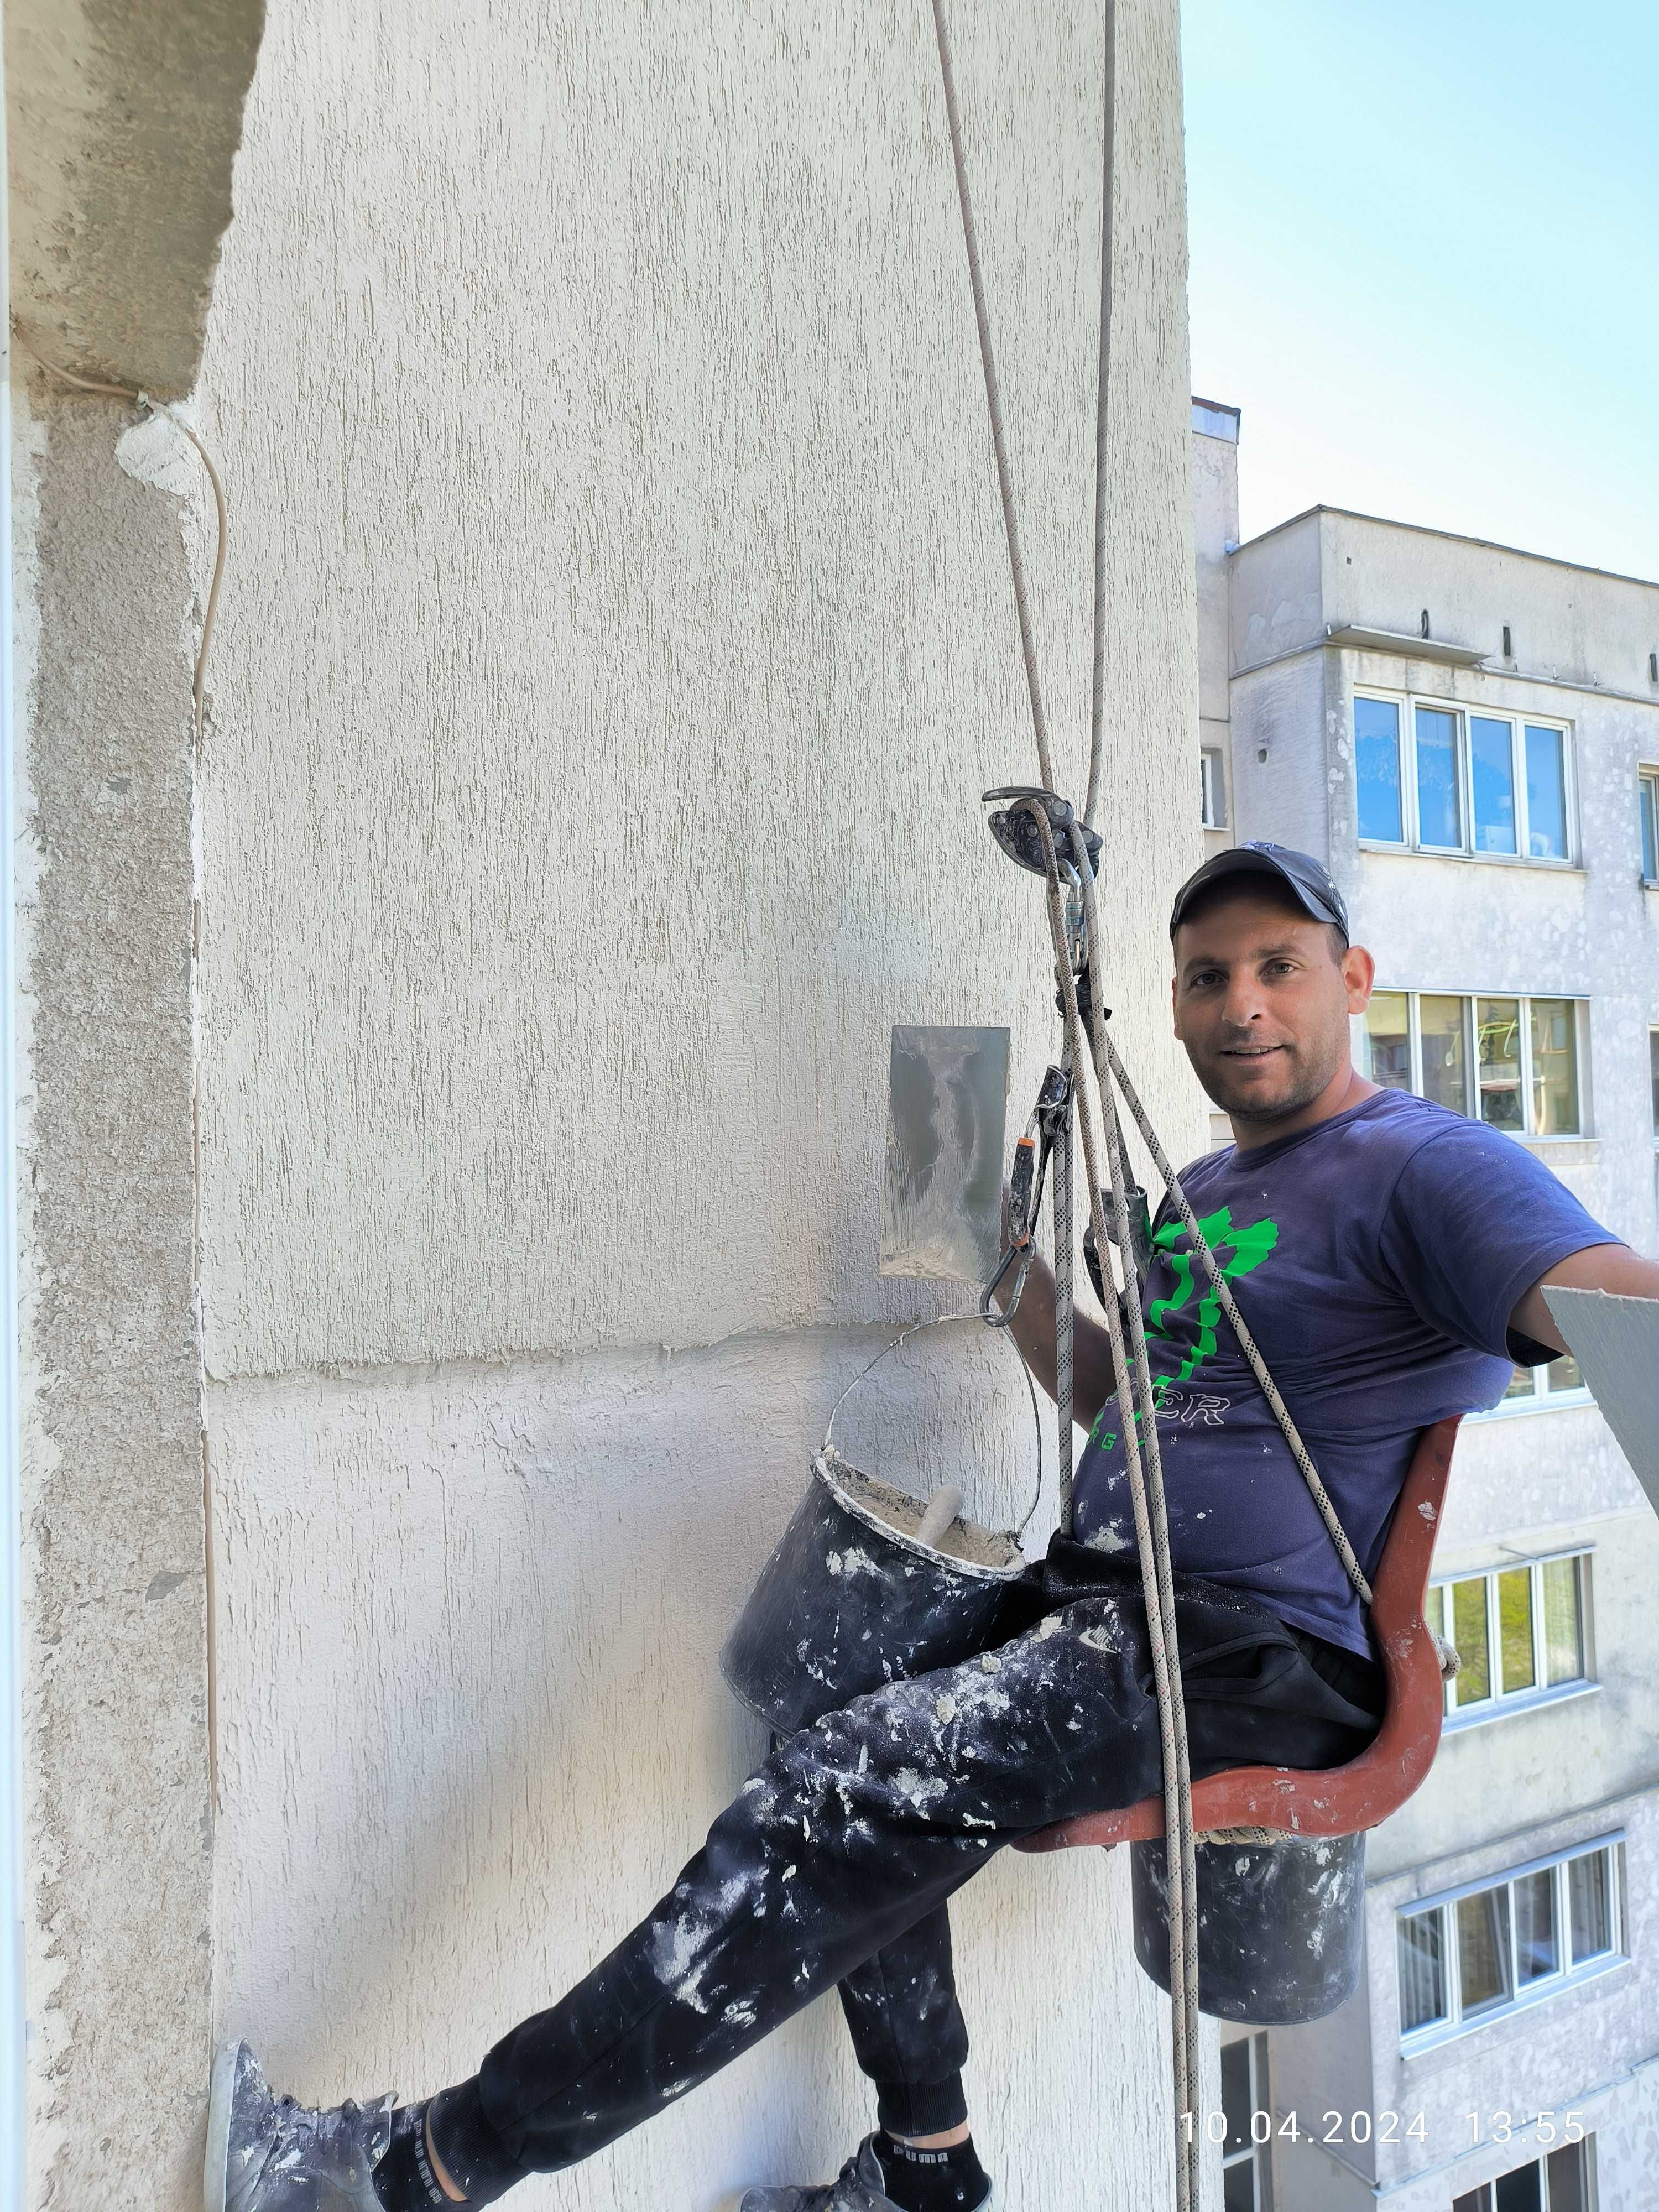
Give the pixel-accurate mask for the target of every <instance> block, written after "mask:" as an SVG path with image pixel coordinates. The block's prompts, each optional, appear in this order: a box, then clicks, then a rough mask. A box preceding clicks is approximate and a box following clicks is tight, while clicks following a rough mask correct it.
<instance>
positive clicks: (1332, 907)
mask: <svg viewBox="0 0 1659 2212" xmlns="http://www.w3.org/2000/svg"><path fill="white" fill-rule="evenodd" d="M1229 876H1272V877H1273V878H1275V879H1276V880H1277V881H1278V882H1279V883H1281V884H1287V885H1288V886H1289V888H1290V890H1291V894H1292V896H1294V897H1295V899H1296V902H1297V905H1298V906H1300V907H1301V908H1302V909H1303V911H1304V913H1306V914H1310V915H1312V916H1313V918H1314V920H1315V921H1334V923H1335V924H1336V926H1337V927H1338V928H1339V929H1340V931H1341V932H1342V934H1343V935H1344V937H1346V936H1347V935H1348V934H1349V931H1348V909H1347V908H1346V906H1344V905H1343V903H1342V894H1341V892H1340V890H1338V889H1337V888H1336V885H1335V884H1334V883H1333V882H1332V881H1331V879H1330V877H1329V876H1328V874H1327V872H1326V871H1325V870H1324V869H1323V868H1322V866H1320V864H1319V862H1318V861H1317V860H1315V859H1314V857H1313V855H1312V854H1311V853H1298V852H1296V851H1295V850H1294V849H1293V848H1291V846H1289V845H1268V844H1261V843H1254V842H1253V843H1250V844H1248V845H1234V846H1232V847H1231V848H1230V849H1229V850H1228V851H1227V852H1225V853H1218V854H1215V856H1214V858H1213V859H1212V860H1206V862H1205V863H1204V865H1203V866H1202V867H1201V868H1196V869H1194V872H1193V873H1192V874H1191V875H1190V876H1188V878H1187V880H1186V882H1185V883H1184V884H1182V886H1181V889H1180V890H1178V891H1177V892H1176V896H1175V904H1174V906H1173V907H1171V908H1170V936H1171V937H1173V936H1174V935H1175V933H1176V930H1177V929H1179V928H1180V927H1181V925H1182V921H1183V920H1184V919H1185V917H1186V914H1187V909H1188V907H1190V906H1191V905H1192V903H1193V901H1194V899H1195V898H1196V897H1197V896H1198V895H1199V893H1200V891H1206V890H1208V889H1209V887H1210V885H1211V884H1218V883H1221V882H1223V881H1225V878H1227V877H1229Z"/></svg>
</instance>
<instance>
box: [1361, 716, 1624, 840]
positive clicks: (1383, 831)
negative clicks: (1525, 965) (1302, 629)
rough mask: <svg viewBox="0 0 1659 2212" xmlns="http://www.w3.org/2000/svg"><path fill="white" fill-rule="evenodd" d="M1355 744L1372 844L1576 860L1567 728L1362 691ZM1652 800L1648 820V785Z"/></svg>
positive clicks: (1365, 834)
mask: <svg viewBox="0 0 1659 2212" xmlns="http://www.w3.org/2000/svg"><path fill="white" fill-rule="evenodd" d="M1407 731H1409V735H1410V743H1409V744H1407V743H1405V742H1403V740H1404V738H1405V737H1406V735H1407ZM1353 739H1354V784H1355V790H1356V794H1357V812H1358V828H1359V836H1360V838H1361V841H1362V842H1364V843H1366V844H1372V845H1402V846H1411V847H1414V848H1416V849H1417V850H1418V851H1419V852H1425V853H1466V854H1474V855H1475V856H1477V857H1482V856H1498V857H1502V858H1504V859H1508V860H1571V859H1572V857H1573V854H1572V838H1571V804H1570V793H1569V790H1568V781H1569V775H1570V769H1571V762H1570V751H1571V748H1570V747H1569V745H1568V743H1567V731H1566V729H1565V726H1563V725H1561V724H1559V723H1555V722H1528V721H1526V720H1522V719H1521V718H1520V717H1518V716H1516V715H1510V714H1471V713H1470V712H1469V711H1468V709H1467V708H1462V707H1452V706H1441V705H1438V704H1435V703H1431V702H1429V701H1427V700H1418V699H1407V700H1403V701H1402V700H1400V699H1397V698H1383V697H1380V696H1375V695H1373V694H1370V693H1365V692H1356V693H1355V695H1354V702H1353ZM1654 781H1655V782H1656V784H1659V777H1656V778H1655V779H1654ZM1643 805H1644V808H1646V810H1647V812H1646V813H1645V814H1644V821H1645V820H1648V819H1650V818H1651V817H1652V814H1653V811H1654V808H1655V806H1656V805H1659V798H1656V797H1655V795H1654V794H1653V793H1649V792H1648V791H1647V787H1646V784H1645V783H1644V799H1643Z"/></svg>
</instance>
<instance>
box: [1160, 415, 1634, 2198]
mask: <svg viewBox="0 0 1659 2212" xmlns="http://www.w3.org/2000/svg"><path fill="white" fill-rule="evenodd" d="M1237 440H1238V415H1237V410H1234V409H1231V408H1228V407H1224V406H1218V405H1216V404H1212V403H1208V402H1204V401H1200V400H1194V403H1193V411H1192V441H1191V451H1192V470H1193V489H1194V522H1195V533H1196V550H1197V567H1198V605H1199V622H1200V726H1201V732H1202V736H1201V743H1202V756H1203V763H1202V786H1201V799H1202V806H1203V820H1204V827H1205V832H1206V843H1207V844H1208V845H1209V847H1210V848H1212V849H1218V848H1220V847H1221V846H1223V845H1225V844H1227V843H1231V842H1233V841H1234V840H1236V839H1243V838H1253V837H1268V838H1273V839H1276V840H1278V841H1279V842H1283V843H1285V844H1290V845H1295V846H1299V847H1301V848H1304V850H1307V851H1309V852H1311V853H1315V854H1317V855H1318V856H1319V857H1320V858H1321V859H1322V860H1323V861H1325V863H1326V864H1327V865H1328V867H1329V868H1330V870H1331V872H1332V874H1333V875H1334V878H1335V879H1336V881H1337V883H1338V884H1340V886H1341V889H1342V891H1343V894H1344V896H1345V897H1346V900H1347V902H1348V905H1349V908H1350V911H1351V913H1352V917H1353V922H1354V931H1355V935H1356V938H1357V939H1358V941H1360V942H1363V943H1364V944H1365V945H1368V946H1370V949H1371V951H1373V953H1374V954H1375V956H1376V963H1377V987H1376V994H1375V996H1374V997H1373V999H1372V1001H1371V1006H1370V1012H1369V1013H1368V1014H1367V1016H1366V1017H1365V1018H1364V1020H1363V1022H1361V1023H1358V1024H1356V1029H1357V1031H1358V1034H1357V1036H1356V1046H1357V1049H1358V1055H1359V1057H1360V1059H1361V1062H1362V1064H1363V1065H1364V1066H1365V1068H1366V1069H1367V1071H1368V1073H1370V1076H1371V1078H1372V1079H1373V1080H1374V1081H1376V1082H1378V1083H1381V1084H1385V1085H1392V1086H1395V1087H1398V1088H1401V1089H1406V1090H1411V1091H1417V1092H1419V1093H1420V1094H1421V1095H1423V1096H1425V1097H1431V1098H1435V1099H1437V1100H1439V1101H1441V1102H1442V1103H1443V1104H1446V1105H1448V1106H1450V1107H1452V1108H1454V1109H1455V1110H1456V1111H1458V1112H1460V1113H1465V1114H1469V1115H1479V1116H1480V1118H1481V1119H1483V1120H1484V1121H1487V1122H1488V1123H1490V1124H1491V1125H1492V1126H1493V1127H1497V1128H1500V1129H1504V1130H1505V1131H1507V1132H1508V1133H1509V1134H1510V1136H1511V1137H1512V1138H1513V1139H1514V1141H1515V1142H1516V1144H1519V1145H1524V1146H1527V1147H1528V1150H1530V1151H1531V1152H1534V1153H1535V1154H1536V1155H1537V1156H1538V1157H1539V1158H1541V1159H1543V1160H1545V1161H1547V1163H1548V1164H1549V1165H1550V1167H1551V1168H1552V1169H1553V1171H1554V1172H1555V1173H1556V1174H1557V1175H1559V1176H1560V1177H1561V1179H1562V1181H1563V1182H1565V1183H1566V1184H1567V1185H1568V1186H1569V1187H1570V1188H1571V1189H1572V1190H1574V1191H1575V1192H1577V1194H1578V1195H1579V1196H1580V1197H1581V1198H1582V1199H1583V1201H1584V1203H1585V1204H1586V1205H1587V1206H1589V1208H1590V1210H1591V1211H1592V1212H1594V1213H1595V1215H1596V1216H1597V1217H1598V1218H1600V1219H1601V1220H1602V1221H1605V1222H1606V1223H1607V1225H1609V1226H1610V1227H1611V1228H1613V1230H1615V1231H1617V1232H1618V1233H1619V1234H1620V1236H1622V1237H1626V1238H1627V1239H1628V1240H1629V1241H1630V1242H1631V1243H1632V1244H1633V1245H1635V1246H1637V1247H1638V1249H1643V1250H1644V1251H1647V1252H1650V1253H1651V1252H1654V1251H1656V1250H1659V1218H1656V1158H1659V1153H1656V1147H1659V585H1655V584H1652V583H1646V582H1643V581H1640V580H1636V579H1632V578H1629V577H1624V576H1615V575H1610V574H1603V573H1602V572H1601V571H1599V570H1595V569H1588V568H1577V567H1574V566H1573V565H1571V563H1568V562H1560V561H1553V560H1549V559H1547V558H1543V557H1541V556H1537V555H1534V554H1530V553H1524V552H1519V551H1516V550H1513V549H1511V548H1508V547H1504V546H1498V545H1489V544H1483V543H1480V542H1479V541H1476V540H1473V539H1469V538H1455V537H1452V536H1450V535H1449V534H1447V533H1446V532H1441V531H1434V530H1425V529H1419V528H1417V527H1414V526H1412V525H1409V524H1405V523H1396V522H1385V521H1381V520H1376V518H1374V517H1371V516H1368V515H1359V514H1351V513H1345V512H1342V511H1341V510H1339V509H1335V508H1328V507H1317V508H1315V509H1313V510H1312V511H1311V512H1310V513H1306V514H1302V515H1298V516H1296V517H1295V518H1294V519H1292V520H1290V521H1288V522H1285V523H1284V524H1282V525H1280V526H1279V527H1278V528H1277V529H1274V530H1272V531H1269V532H1265V533H1264V534H1263V535H1262V536H1261V537H1260V538H1255V539H1253V540H1252V541H1251V542H1250V543H1249V544H1239V543H1238V542H1237V539H1238V499H1237ZM1217 1134H1218V1137H1220V1136H1225V1124H1223V1125H1222V1127H1221V1129H1220V1130H1219V1131H1218V1132H1217ZM1656 1585H1659V1526H1656V1524H1655V1521H1654V1516H1653V1515H1652V1513H1651V1511H1650V1509H1649V1508H1648V1506H1647V1504H1646V1503H1645V1501H1644V1498H1643V1496H1642V1493H1641V1492H1640V1491H1639V1489H1638V1486H1637V1484H1636V1482H1635V1480H1634V1478H1633V1477H1632V1474H1631V1473H1630V1471H1629V1469H1628V1468H1627V1467H1626V1464H1625V1462H1624V1460H1623V1458H1622V1457H1621V1455H1620V1452H1619V1450H1618V1448H1617V1446H1616V1445H1615V1444H1614V1443H1613V1439H1612V1437H1611V1435H1610V1434H1609V1432H1608V1431H1607V1427H1606V1425H1605V1424H1604V1423H1603V1421H1602V1419H1601V1415H1600V1414H1599V1413H1598V1412H1597V1411H1596V1408H1595V1405H1594V1403H1593V1402H1592V1401H1591V1400H1590V1398H1589V1393H1588V1392H1587V1390H1586V1389H1584V1387H1583V1381H1582V1378H1581V1377H1580V1376H1579V1373H1578V1370H1577V1367H1576V1365H1575V1364H1574V1363H1573V1361H1572V1360H1571V1359H1570V1358H1569V1359H1560V1360H1557V1361H1556V1362H1555V1363H1554V1364H1553V1365H1551V1366H1550V1367H1547V1368H1546V1369H1544V1370H1541V1372H1537V1373H1534V1372H1532V1371H1529V1370H1517V1371H1516V1376H1515V1379H1514V1381H1513V1383H1512V1384H1511V1385H1510V1390H1509V1392H1508V1394H1507V1395H1506V1396H1505V1398H1504V1401H1503V1403H1502V1404H1501V1405H1499V1406H1498V1407H1494V1408H1493V1409H1492V1411H1490V1412H1489V1413H1483V1414H1480V1415H1477V1416H1474V1417H1473V1418H1471V1419H1468V1420H1467V1421H1466V1422H1465V1424H1464V1427H1463V1432H1462V1439H1461V1441H1460V1443H1459V1446H1458V1451H1457V1457H1456V1461H1455V1467H1454V1469H1453V1475H1452V1483H1451V1490H1450V1494H1449V1499H1448V1510H1447V1515H1446V1520H1445V1524H1444V1526H1443V1530H1442V1533H1441V1537H1440V1541H1439V1544H1438V1547H1437V1553H1436V1559H1435V1574H1434V1587H1433V1590H1432V1593H1431V1608H1432V1610H1433V1613H1434V1614H1435V1615H1436V1617H1437V1620H1438V1622H1439V1624H1440V1626H1442V1627H1443V1632H1445V1634H1447V1635H1448V1636H1449V1637H1450V1638H1453V1640H1454V1641H1455V1643H1456V1644H1457V1647H1458V1650H1459V1652H1460V1654H1461V1656H1462V1672H1461V1674H1459V1675H1458V1677H1457V1679H1456V1680H1455V1682H1454V1683H1453V1684H1451V1685H1449V1686H1448V1689H1447V1692H1446V1701H1447V1711H1446V1717H1445V1733H1444V1736H1443V1742H1442V1746H1441V1749H1440V1753H1439V1756H1438V1759H1437V1762H1436V1765H1435V1767H1434V1770H1433V1771H1432V1773H1431V1776H1430V1778H1429V1779H1428V1781H1427V1782H1426V1783H1425V1785H1424V1787H1423V1788H1422V1789H1421V1790H1419V1793H1418V1795H1417V1796H1416V1797H1414V1798H1413V1800H1412V1801H1411V1802H1410V1803H1409V1804H1408V1805H1407V1806H1406V1807H1405V1808H1403V1809H1402V1810H1401V1812H1400V1813H1399V1814H1396V1815H1395V1818H1394V1819H1392V1820H1389V1821H1388V1822H1387V1823H1385V1824H1384V1826H1382V1827H1381V1828H1379V1829H1377V1830H1376V1831H1375V1832H1373V1833H1372V1835H1371V1837H1370V1846H1369V1858H1368V1877H1367V1879H1368V1888H1367V1912H1366V1966H1365V1972H1364V1979H1363V1982H1362V1985H1361V1987H1360V1990H1359V1991H1358V1994H1357V1995H1356V1996H1355V1997H1354V1998H1353V1999H1352V2002H1350V2003H1349V2004H1348V2005H1346V2007H1344V2008H1343V2009H1342V2010H1341V2011H1340V2013H1338V2014H1337V2015H1334V2017H1332V2018H1331V2019H1328V2020H1326V2021H1321V2022H1319V2023H1318V2024H1317V2025H1316V2026H1315V2027H1307V2028H1302V2029H1277V2028H1275V2029H1273V2030H1271V2031H1268V2032H1255V2033H1251V2032H1249V2031H1230V2032H1228V2033H1227V2035H1226V2037H1225V2050H1224V2067H1223V2080H1224V2087H1225V2091H1226V2096H1227V2103H1228V2107H1229V2122H1230V2134H1229V2139H1228V2143H1227V2146H1226V2159H1227V2177H1228V2179H1227V2188H1228V2194H1227V2197H1226V2203H1227V2206H1228V2208H1229V2212H1258V2208H1265V2207H1267V2206H1269V2205H1272V2206H1273V2207H1276V2208H1277V2212H1350V2208H1356V2207H1358V2206H1361V2205H1369V2204H1373V2203H1376V2204H1384V2205H1387V2206H1388V2207H1389V2208H1390V2212H1590V2208H1598V2212H1638V2207H1643V2208H1645V2207H1650V2206H1652V2205H1653V2204H1654V2203H1656V2202H1659V2181H1656V2178H1655V2176H1656V2166H1659V2158H1656V2152H1655V2143H1656V2140H1659V2133H1656V2131H1659V1722H1656V1717H1655V1715H1654V1712H1653V1707H1652V1699H1651V1685H1652V1682H1653V1680H1654V1661H1655V1656H1656V1644H1659V1631H1656V1626H1655V1608H1654V1605H1653V1592H1654V1590H1655V1588H1656ZM1253 2127H1254V2136H1255V2138H1258V2139H1259V2140H1253V2139H1252V2128H1253Z"/></svg>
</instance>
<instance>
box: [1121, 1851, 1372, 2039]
mask: <svg viewBox="0 0 1659 2212" xmlns="http://www.w3.org/2000/svg"><path fill="white" fill-rule="evenodd" d="M1195 1857H1196V1858H1197V1861H1198V2008H1199V2010H1200V2012H1206V2013H1209V2014H1211V2015H1212V2016H1213V2017H1214V2018H1215V2019H1217V2020H1242V2021H1250V2022H1251V2023H1252V2024H1253V2025H1254V2026H1255V2027H1295V2026H1297V2025H1299V2024H1301V2023H1302V2022H1304V2021H1310V2020H1322V2019H1323V2018H1324V2016H1325V2015H1326V2014H1327V2013H1329V2012H1334V2011H1335V2010H1336V2008H1337V2007H1338V2005H1340V2004H1341V2003H1343V2002H1345V2001H1346V1999H1347V1998H1349V1997H1351V1996H1352V1995H1353V1992H1354V1990H1356V1989H1357V1988H1358V1984H1359V1965H1360V1951H1361V1947H1362V1944H1363V1942H1364V1903H1365V1838H1364V1834H1363V1833H1362V1834H1359V1835H1357V1836H1290V1837H1287V1838H1285V1840H1284V1841H1283V1842H1282V1843H1276V1844H1224V1843H1215V1842H1208V1841H1206V1840H1205V1839H1203V1838H1200V1840H1199V1842H1198V1844H1197V1846H1196V1850H1195ZM1129 1875H1130V1887H1131V1890H1132V1893H1133V1905H1134V1929H1135V1956H1136V1958H1137V1959H1138V1960H1139V1961H1140V1965H1141V1966H1142V1968H1143V1970H1144V1971H1145V1972H1146V1973H1148V1974H1150V1975H1151V1976H1152V1979H1153V1980H1154V1981H1155V1982H1156V1983H1157V1984H1158V1987H1159V1988H1160V1989H1161V1990H1167V1989H1168V1988H1169V1986H1170V1890H1169V1862H1168V1860H1167V1858H1166V1857H1165V1855H1164V1838H1163V1837H1162V1836H1159V1837H1158V1838H1155V1839H1153V1840H1152V1841H1149V1842H1146V1843H1139V1844H1131V1845H1130V1846H1129Z"/></svg>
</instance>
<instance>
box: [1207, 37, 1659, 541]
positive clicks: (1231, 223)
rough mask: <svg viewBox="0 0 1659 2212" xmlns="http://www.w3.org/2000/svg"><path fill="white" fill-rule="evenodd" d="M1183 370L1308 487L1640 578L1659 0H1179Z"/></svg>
mask: <svg viewBox="0 0 1659 2212" xmlns="http://www.w3.org/2000/svg"><path fill="white" fill-rule="evenodd" d="M1182 17H1183V29H1182V46H1183V66H1184V73H1185V82H1186V111H1187V165H1188V228H1189V234H1190V240H1191V276H1190V282H1189V302H1190V310H1191V329H1192V388H1193V390H1194V392H1197V393H1199V394H1200V395H1201V396H1202V397H1204V398H1206V399H1218V400H1225V401H1226V402H1228V403H1229V404H1231V405H1233V406H1237V407H1240V408H1242V409H1243V421H1242V422H1241V425H1240V431H1239V490H1240V504H1241V518H1240V520H1241V529H1242V533H1243V537H1244V538H1252V537H1255V535H1256V534H1257V533H1258V532H1261V531H1263V530H1266V529H1270V528H1271V527H1272V526H1273V524H1274V523H1276V522H1281V521H1283V520H1285V517H1286V516H1288V515H1292V514H1297V513H1301V512H1302V511H1303V509H1304V508H1305V507H1313V506H1316V505H1319V504H1324V505H1326V506H1328V507H1353V508H1357V509H1358V510H1359V511H1360V512H1362V513H1369V514H1378V515H1383V516H1387V517H1388V518H1389V519H1390V520H1395V521H1401V522H1415V523H1421V524H1425V525H1428V526H1432V527H1435V528H1437V529H1443V530H1449V531H1456V532H1461V533H1462V534H1464V535H1466V536H1468V537H1472V538H1491V539H1494V540H1496V541H1498V543H1500V544H1510V545H1518V546H1522V547H1524V548H1525V549H1527V550H1528V551H1531V552H1537V553H1546V554H1551V555H1553V556H1556V557H1558V558H1559V559H1562V560H1567V561H1577V562H1585V563H1586V564H1588V565H1589V566H1591V567H1594V568H1611V569H1616V570H1620V571H1622V572H1624V573H1625V574H1633V575H1638V576H1645V577H1651V578H1656V579H1659V0H1566V4H1561V0H1552V4H1549V5H1545V4H1541V0H1434V3H1433V4H1431V0H1183V6H1182Z"/></svg>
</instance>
